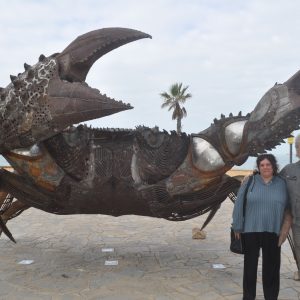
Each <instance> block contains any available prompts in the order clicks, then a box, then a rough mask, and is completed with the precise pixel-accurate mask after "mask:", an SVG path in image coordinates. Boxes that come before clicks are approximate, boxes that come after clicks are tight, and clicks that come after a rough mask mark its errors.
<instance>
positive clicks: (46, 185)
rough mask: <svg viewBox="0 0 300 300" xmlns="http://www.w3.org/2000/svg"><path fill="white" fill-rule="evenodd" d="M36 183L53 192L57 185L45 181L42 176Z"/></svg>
mask: <svg viewBox="0 0 300 300" xmlns="http://www.w3.org/2000/svg"><path fill="white" fill-rule="evenodd" d="M36 184H37V185H39V186H40V187H42V188H44V189H46V190H48V191H50V192H53V191H54V190H55V186H53V185H52V184H50V183H49V182H46V181H44V180H43V179H42V178H39V179H38V180H36Z"/></svg>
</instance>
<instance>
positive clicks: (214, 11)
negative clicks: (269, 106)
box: [0, 0, 300, 158]
mask: <svg viewBox="0 0 300 300" xmlns="http://www.w3.org/2000/svg"><path fill="white" fill-rule="evenodd" d="M0 11H1V19H0V34H1V38H0V40H1V47H0V66H1V72H0V86H2V87H5V86H7V85H8V84H9V75H10V74H13V75H16V74H18V73H20V72H23V63H24V62H27V63H28V64H35V63H36V61H37V59H38V57H39V55H40V54H41V53H43V54H45V55H46V56H49V55H51V54H53V53H55V52H61V51H62V50H63V49H64V48H65V47H66V46H67V45H68V44H69V43H70V42H71V41H73V40H74V39H75V38H76V37H77V36H79V35H81V34H83V33H86V32H88V31H91V30H95V29H99V28H103V27H128V28H133V29H138V30H141V31H143V32H146V33H149V34H151V35H152V37H153V39H152V40H150V39H144V40H139V41H137V42H133V43H131V44H128V45H125V46H123V47H121V48H118V49H116V50H114V51H112V52H110V53H109V54H107V55H105V56H104V57H102V58H101V59H100V60H98V61H97V62H96V63H95V64H94V66H93V68H92V69H91V71H90V73H89V75H88V77H87V82H88V84H89V85H90V86H92V87H95V88H98V89H99V90H100V91H101V92H102V93H106V94H108V95H109V96H111V97H114V98H116V99H118V100H123V101H124V102H126V103H131V104H132V105H133V106H134V109H133V110H131V111H126V112H122V113H119V114H116V115H114V116H110V117H106V118H103V119H100V120H94V121H92V122H90V123H89V124H92V125H93V126H95V127H123V128H134V127H135V126H137V125H146V126H150V127H153V126H155V125H157V126H159V127H160V129H166V130H171V129H172V130H173V129H175V128H176V123H175V121H172V120H171V114H170V112H168V111H167V109H165V110H162V109H161V108H160V106H161V103H162V100H161V98H160V96H159V93H161V92H163V91H166V90H168V88H169V87H170V85H171V84H172V83H175V82H182V83H183V84H184V85H188V86H189V92H190V93H192V95H193V97H192V99H190V100H189V102H188V103H187V104H186V106H185V107H186V110H187V112H188V117H187V118H186V119H184V120H183V131H185V132H187V133H196V132H199V131H201V130H203V129H205V128H207V127H208V126H209V125H210V123H211V122H212V120H213V119H214V118H215V117H217V118H219V116H220V114H221V113H223V114H225V115H228V114H229V113H230V112H232V113H233V114H237V113H238V112H239V111H240V110H241V111H242V112H243V114H246V113H248V112H251V111H252V110H253V108H254V107H255V105H256V103H257V102H258V101H259V99H260V98H261V97H262V96H263V94H264V93H265V92H266V91H267V90H268V89H269V88H271V87H272V86H273V85H274V83H275V82H279V83H282V82H284V81H286V80H287V79H288V78H289V77H290V76H291V75H293V74H294V73H295V72H296V71H297V70H298V69H300V39H299V36H300V34H299V33H300V2H299V1H297V0H295V1H291V0H285V1H284V2H283V1H277V0H264V1H261V0H255V1H251V0H248V1H240V0H239V1H234V0H230V1H229V0H223V1H214V0H207V1H201V0H195V1H193V0H192V1H191V0H186V1H182V0H181V1H177V0H172V1H171V0H165V1H158V0H152V1H141V0H131V1H130V0H129V1H128V0H126V1H125V0H122V1H121V0H120V1H114V0H109V1H106V0H98V1H96V0H95V1H92V0H84V1H76V0H72V1H66V0H64V1H61V0H57V1H55V0H53V1H40V0H39V1H34V0H32V1H30V0H27V1H21V0H20V1H16V0H10V1H1V2H0ZM275 153H280V155H283V156H285V157H286V158H288V145H284V146H281V147H280V148H279V149H278V150H277V151H275Z"/></svg>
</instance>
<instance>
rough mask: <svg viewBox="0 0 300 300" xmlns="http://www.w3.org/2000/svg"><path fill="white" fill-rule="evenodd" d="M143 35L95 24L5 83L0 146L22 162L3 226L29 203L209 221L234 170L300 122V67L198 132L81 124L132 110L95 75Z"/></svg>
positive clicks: (58, 209) (9, 183)
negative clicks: (93, 81)
mask: <svg viewBox="0 0 300 300" xmlns="http://www.w3.org/2000/svg"><path fill="white" fill-rule="evenodd" d="M143 38H151V36H150V35H148V34H146V33H143V32H141V31H137V30H133V29H128V28H103V29H99V30H95V31H91V32H88V33H86V34H84V35H82V36H80V37H78V38H77V39H75V40H74V41H73V42H72V43H71V44H70V45H69V46H67V47H66V48H65V49H64V50H63V51H62V52H61V53H56V54H53V55H51V56H49V57H46V56H44V55H41V56H40V57H39V60H38V62H37V63H36V64H35V65H33V66H29V65H27V64H26V63H25V64H24V68H25V71H24V72H23V73H20V74H18V75H17V76H11V77H10V78H11V83H10V84H9V85H8V86H7V87H5V88H0V99H1V100H0V153H1V154H2V155H3V156H4V157H5V158H6V159H7V160H8V161H9V162H10V164H11V165H12V167H13V168H14V169H15V170H16V173H11V172H9V171H7V170H4V169H1V170H0V192H2V194H1V195H2V196H1V197H2V198H1V201H2V202H1V203H0V204H1V206H0V207H1V209H0V217H1V216H2V217H3V218H1V222H0V227H1V228H2V230H3V232H4V233H6V234H7V235H8V236H10V238H12V236H11V234H10V232H9V230H8V228H7V227H6V222H7V220H9V219H10V218H12V217H15V216H17V215H18V214H19V213H20V212H22V211H23V210H24V209H27V208H28V207H35V208H38V209H41V210H44V211H46V212H49V213H55V214H82V213H89V214H108V215H112V216H120V215H125V214H136V215H143V216H151V217H158V218H165V219H168V220H172V221H182V220H187V219H189V218H193V217H195V216H198V215H200V214H203V213H206V212H211V213H210V215H209V217H208V221H207V222H206V223H205V224H207V223H208V222H209V220H210V219H211V218H212V217H213V215H214V214H215V212H216V211H217V210H218V208H219V207H220V204H221V203H222V202H223V201H224V200H225V199H226V197H227V195H228V194H229V193H230V192H234V191H236V189H237V188H238V187H239V185H240V183H239V181H238V180H236V179H234V178H231V177H229V176H227V175H225V173H226V172H227V171H228V170H229V169H230V168H232V167H233V166H234V165H241V164H242V163H243V162H244V161H245V160H246V159H247V158H248V157H249V156H250V155H251V156H256V155H258V154H259V153H262V152H264V151H265V150H269V149H272V148H273V147H275V146H276V145H278V144H280V143H281V142H282V139H283V138H285V137H287V136H289V134H290V132H292V130H295V129H297V128H298V127H299V122H300V72H298V73H296V74H295V75H294V76H292V77H291V78H290V79H289V80H287V81H286V82H285V83H283V84H276V85H275V86H274V87H272V88H271V89H270V90H269V91H267V93H266V94H265V95H264V96H263V97H262V99H261V100H260V101H259V102H258V104H257V106H256V107H255V108H254V110H253V111H252V112H251V113H249V114H247V115H246V116H243V115H242V114H241V113H239V114H238V115H237V116H233V114H230V115H229V116H228V117H225V116H224V115H223V114H222V115H221V117H220V119H215V120H214V121H213V123H212V124H211V125H210V126H209V127H208V128H207V129H205V130H203V131H201V132H199V133H195V134H191V135H187V134H185V133H181V134H177V133H176V132H171V133H168V132H166V131H164V130H163V131H160V130H159V128H158V127H154V128H148V127H144V126H138V127H137V128H136V129H134V130H132V129H103V128H102V129H101V128H100V129H94V128H88V127H87V126H85V125H79V126H77V127H76V126H75V124H78V123H80V122H83V121H87V120H92V119H96V118H100V117H104V116H108V115H110V114H114V113H117V112H121V111H123V110H127V109H132V107H131V105H130V104H126V103H123V102H122V101H118V100H115V99H114V98H111V97H109V96H107V95H106V94H104V93H102V92H100V91H99V90H97V89H95V88H92V87H90V86H88V84H87V83H86V82H85V78H86V76H87V74H88V71H89V70H90V68H91V67H92V65H93V63H94V62H95V61H97V60H98V59H99V58H100V57H102V56H103V55H105V54H106V53H108V52H110V51H112V50H113V49H115V48H117V47H120V46H122V45H125V44H127V43H129V42H132V41H136V40H139V39H143ZM12 199H14V202H12ZM14 203H15V204H14ZM12 239H13V238H12Z"/></svg>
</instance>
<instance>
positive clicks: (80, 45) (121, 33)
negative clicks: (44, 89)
mask: <svg viewBox="0 0 300 300" xmlns="http://www.w3.org/2000/svg"><path fill="white" fill-rule="evenodd" d="M143 38H151V36H150V35H149V34H146V33H143V32H141V31H137V30H133V29H128V28H103V29H99V30H94V31H91V32H88V33H86V34H83V35H81V36H79V37H78V38H77V39H75V40H74V41H73V42H72V43H71V44H70V45H69V46H68V47H67V48H66V49H65V50H64V51H63V52H62V53H60V54H59V55H58V56H57V60H58V62H59V67H60V77H61V78H62V79H66V80H69V81H84V80H85V78H86V76H87V74H88V72H89V70H90V68H91V67H92V65H93V64H94V62H95V61H96V60H97V59H99V58H100V57H101V56H103V55H104V54H106V53H108V52H109V51H111V50H113V49H116V48H118V47H120V46H123V45H125V44H127V43H130V42H133V41H136V40H139V39H143Z"/></svg>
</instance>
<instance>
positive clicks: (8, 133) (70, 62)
mask: <svg viewBox="0 0 300 300" xmlns="http://www.w3.org/2000/svg"><path fill="white" fill-rule="evenodd" d="M147 37H150V35H148V34H145V33H143V32H140V31H137V30H132V29H126V28H104V29H99V30H95V31H91V32H89V33H86V34H84V35H82V36H80V37H78V38H77V39H75V41H74V42H72V43H71V44H70V45H69V46H68V47H67V48H66V49H65V50H64V51H63V52H62V53H60V54H53V55H51V56H50V57H45V56H44V55H41V56H40V57H39V61H38V63H36V64H35V65H34V66H29V65H28V64H24V68H25V72H23V73H22V74H19V75H18V76H11V77H10V78H11V81H12V82H11V83H10V84H9V85H8V86H7V87H6V88H0V153H4V152H6V151H9V150H12V149H17V148H23V147H28V146H31V145H33V144H35V143H37V142H39V141H43V140H45V139H47V138H49V137H51V136H53V135H55V134H57V133H59V132H61V131H63V130H64V129H65V128H66V127H67V126H70V125H72V124H76V123H80V122H83V121H88V120H92V119H95V118H100V117H104V116H107V115H111V114H114V113H117V112H120V111H123V110H127V109H131V108H132V107H131V106H130V105H129V104H125V103H123V102H121V101H116V100H114V99H112V98H109V97H107V96H106V95H105V94H101V93H100V92H99V91H98V90H96V89H93V88H91V87H89V86H88V85H87V84H86V83H85V82H84V80H85V78H86V75H87V73H88V71H89V69H90V68H91V67H92V65H93V63H94V62H95V61H96V60H97V59H98V58H100V57H101V56H102V55H104V54H106V53H108V52H109V51H111V50H113V49H115V48H117V47H120V46H122V45H124V44H127V43H129V42H132V41H135V40H138V39H142V38H147Z"/></svg>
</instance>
